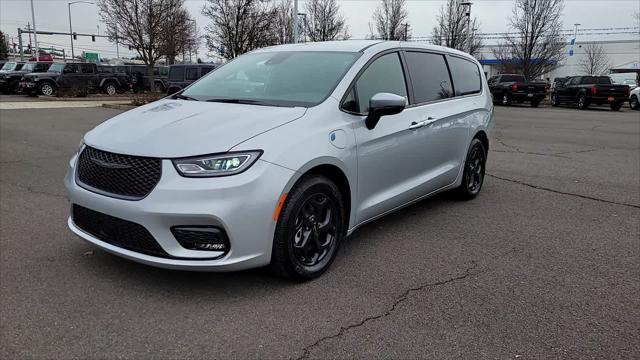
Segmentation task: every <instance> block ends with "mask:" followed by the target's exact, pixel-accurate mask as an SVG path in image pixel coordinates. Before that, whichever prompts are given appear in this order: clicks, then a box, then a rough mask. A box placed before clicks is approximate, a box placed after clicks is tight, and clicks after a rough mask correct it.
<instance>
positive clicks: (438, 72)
mask: <svg viewBox="0 0 640 360" xmlns="http://www.w3.org/2000/svg"><path fill="white" fill-rule="evenodd" d="M406 59H407V66H408V67H409V74H410V75H411V84H412V85H413V95H414V96H415V102H416V103H417V104H420V103H425V102H428V101H434V100H440V99H446V98H448V97H451V96H453V90H452V88H451V80H450V79H449V70H448V69H447V63H446V62H445V60H444V56H443V55H439V54H429V53H423V52H407V53H406Z"/></svg>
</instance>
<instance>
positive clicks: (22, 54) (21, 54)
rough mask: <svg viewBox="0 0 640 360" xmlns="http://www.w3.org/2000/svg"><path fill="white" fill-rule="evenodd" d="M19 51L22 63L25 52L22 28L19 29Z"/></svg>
mask: <svg viewBox="0 0 640 360" xmlns="http://www.w3.org/2000/svg"><path fill="white" fill-rule="evenodd" d="M29 35H31V34H29ZM18 51H20V61H24V51H22V29H20V28H18Z"/></svg>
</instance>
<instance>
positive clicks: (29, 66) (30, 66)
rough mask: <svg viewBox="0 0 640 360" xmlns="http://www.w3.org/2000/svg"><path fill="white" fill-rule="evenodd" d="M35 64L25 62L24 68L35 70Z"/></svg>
mask: <svg viewBox="0 0 640 360" xmlns="http://www.w3.org/2000/svg"><path fill="white" fill-rule="evenodd" d="M34 66H35V64H24V66H23V67H22V70H24V71H27V72H31V71H33V68H34Z"/></svg>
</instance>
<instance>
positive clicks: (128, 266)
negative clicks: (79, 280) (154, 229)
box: [78, 192, 459, 296]
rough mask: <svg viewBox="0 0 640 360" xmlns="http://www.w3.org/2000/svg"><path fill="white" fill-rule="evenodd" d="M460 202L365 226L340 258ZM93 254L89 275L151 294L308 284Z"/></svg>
mask: <svg viewBox="0 0 640 360" xmlns="http://www.w3.org/2000/svg"><path fill="white" fill-rule="evenodd" d="M457 202H459V201H458V200H456V199H455V198H454V197H453V196H452V195H451V194H450V193H447V192H445V193H441V194H437V195H435V196H433V197H430V198H428V199H424V200H421V201H419V202H416V203H415V204H412V205H410V206H407V207H406V208H404V209H401V210H399V211H396V212H394V213H392V214H389V215H387V216H384V217H382V218H380V219H377V220H375V221H372V222H370V223H368V224H365V225H363V226H362V227H360V228H358V229H357V230H356V231H355V232H354V233H353V234H352V235H351V236H349V237H347V238H346V239H345V240H344V241H343V243H342V244H341V248H340V253H339V254H338V258H340V257H341V256H342V257H344V256H356V257H358V256H359V254H360V253H361V252H363V251H365V247H367V246H369V247H370V246H376V242H379V241H385V240H384V239H382V238H380V237H376V236H373V235H374V234H375V232H376V230H377V229H379V228H381V227H384V228H387V229H389V228H391V229H392V228H396V227H397V228H401V227H403V226H406V225H407V222H408V221H410V218H411V217H414V216H421V217H425V216H429V214H430V213H432V212H434V211H438V210H439V209H441V208H442V207H446V206H450V205H453V204H454V203H457ZM365 243H366V244H365ZM82 246H83V245H82V243H80V242H79V243H78V247H79V249H78V251H79V252H86V248H84V247H83V248H80V247H82ZM90 253H91V256H90V257H91V261H86V262H85V265H86V267H87V269H86V271H88V272H90V273H91V275H92V276H94V277H99V278H103V279H102V280H103V281H116V282H118V283H121V284H122V283H127V284H126V285H123V286H125V287H132V288H140V287H143V288H147V289H148V290H151V291H170V292H180V293H181V294H183V295H184V294H191V295H194V296H196V295H198V296H201V295H205V294H207V295H211V291H215V292H216V293H220V292H230V293H234V294H235V295H238V294H242V293H247V294H254V295H255V291H256V289H260V290H261V291H263V292H267V293H268V292H270V291H274V292H275V291H278V289H282V288H288V287H298V286H304V284H305V283H299V282H295V281H292V280H287V279H283V278H280V277H278V276H276V275H275V274H273V273H272V272H271V271H270V270H269V268H268V267H263V268H258V269H251V270H245V271H235V272H194V271H182V270H169V269H161V268H155V267H152V266H147V265H144V264H139V263H136V262H134V261H130V260H127V259H124V258H121V257H119V256H116V255H113V254H110V253H108V252H105V251H102V250H99V249H97V248H95V249H94V250H92V251H91V252H90ZM342 260H344V259H342ZM347 261H348V260H347ZM335 268H336V263H334V264H333V267H332V269H335ZM332 269H329V271H331V270H332ZM326 275H327V274H325V276H326ZM319 279H322V277H320V278H319Z"/></svg>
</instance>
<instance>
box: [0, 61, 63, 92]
mask: <svg viewBox="0 0 640 360" xmlns="http://www.w3.org/2000/svg"><path fill="white" fill-rule="evenodd" d="M49 66H51V63H50V62H29V63H25V64H22V66H21V67H20V69H19V70H12V71H3V72H2V73H0V91H2V92H4V93H9V94H10V93H15V92H19V91H18V90H19V87H18V84H19V83H20V80H21V79H22V77H23V76H24V75H25V74H28V73H41V72H46V71H47V69H49Z"/></svg>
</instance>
